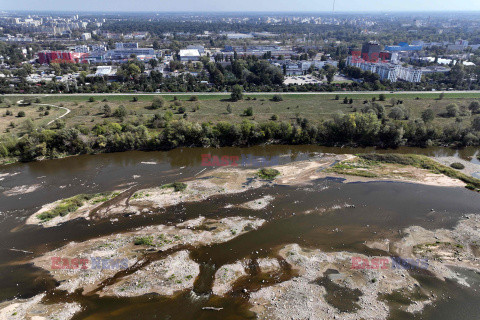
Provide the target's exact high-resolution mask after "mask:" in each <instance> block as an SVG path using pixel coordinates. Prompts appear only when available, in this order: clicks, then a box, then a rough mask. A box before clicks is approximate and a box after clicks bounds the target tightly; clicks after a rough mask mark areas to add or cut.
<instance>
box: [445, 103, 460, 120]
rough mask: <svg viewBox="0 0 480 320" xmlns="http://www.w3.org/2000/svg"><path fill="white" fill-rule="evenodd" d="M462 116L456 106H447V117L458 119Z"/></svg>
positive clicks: (453, 104)
mask: <svg viewBox="0 0 480 320" xmlns="http://www.w3.org/2000/svg"><path fill="white" fill-rule="evenodd" d="M459 114H460V108H459V107H458V106H457V105H456V104H455V103H452V104H449V105H448V106H447V115H448V116H449V117H457V116H458V115H459Z"/></svg>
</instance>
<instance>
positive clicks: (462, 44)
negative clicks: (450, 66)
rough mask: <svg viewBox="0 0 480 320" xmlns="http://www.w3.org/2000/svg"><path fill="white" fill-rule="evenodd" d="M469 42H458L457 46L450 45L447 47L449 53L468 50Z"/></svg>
mask: <svg viewBox="0 0 480 320" xmlns="http://www.w3.org/2000/svg"><path fill="white" fill-rule="evenodd" d="M467 47H468V41H466V40H458V41H456V42H455V44H449V45H448V47H447V50H448V51H463V50H465V49H467Z"/></svg>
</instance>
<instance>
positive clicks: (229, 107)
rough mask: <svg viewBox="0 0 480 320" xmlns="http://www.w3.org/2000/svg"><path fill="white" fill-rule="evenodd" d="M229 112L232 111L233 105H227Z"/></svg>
mask: <svg viewBox="0 0 480 320" xmlns="http://www.w3.org/2000/svg"><path fill="white" fill-rule="evenodd" d="M227 112H228V113H232V106H231V105H227Z"/></svg>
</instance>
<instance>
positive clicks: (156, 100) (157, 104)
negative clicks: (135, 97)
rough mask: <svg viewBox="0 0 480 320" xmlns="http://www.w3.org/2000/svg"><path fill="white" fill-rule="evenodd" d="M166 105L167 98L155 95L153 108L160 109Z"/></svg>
mask: <svg viewBox="0 0 480 320" xmlns="http://www.w3.org/2000/svg"><path fill="white" fill-rule="evenodd" d="M164 105H165V100H163V98H161V97H155V98H153V100H152V109H160V108H163V106H164Z"/></svg>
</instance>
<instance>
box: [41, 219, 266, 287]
mask: <svg viewBox="0 0 480 320" xmlns="http://www.w3.org/2000/svg"><path fill="white" fill-rule="evenodd" d="M264 222H265V220H262V219H256V218H241V217H232V218H223V219H219V220H212V219H195V220H194V221H192V222H189V221H186V222H183V223H181V224H179V226H178V227H177V226H166V225H157V226H149V227H144V228H139V229H137V230H135V231H130V232H126V233H120V234H114V235H110V236H106V237H101V238H97V239H92V240H88V241H85V242H81V243H75V242H71V243H69V244H67V245H65V246H63V247H61V248H59V249H56V250H54V251H51V252H49V253H47V254H45V255H43V256H41V257H38V258H36V259H34V260H33V261H32V262H33V263H34V264H35V266H37V267H40V268H43V269H45V270H47V271H50V272H51V274H52V276H53V277H54V278H55V279H56V280H57V281H59V282H61V284H60V286H59V287H58V289H59V290H66V291H67V292H70V293H72V292H74V291H75V290H78V289H82V290H83V291H84V292H86V293H94V292H97V293H100V294H101V295H106V294H114V295H123V294H124V293H125V294H126V293H127V292H128V291H127V292H120V291H119V292H117V291H115V289H109V287H110V286H113V287H116V285H117V283H118V282H122V283H124V282H125V281H128V278H132V277H137V276H138V277H144V278H145V279H148V278H149V277H150V278H151V277H158V276H159V273H160V271H159V270H157V269H158V268H157V269H155V268H152V269H151V270H146V269H147V268H149V267H150V266H151V265H152V264H155V263H156V262H157V261H159V260H162V259H169V257H170V256H171V255H172V254H175V253H177V252H179V251H185V250H192V249H193V248H195V247H198V246H204V245H207V244H213V243H220V242H225V241H228V240H231V239H233V238H235V237H237V236H239V235H242V234H244V233H246V232H248V231H249V230H255V229H257V228H259V227H260V226H261V225H262V224H263V223H264ZM191 225H192V226H196V227H194V228H192V227H190V226H191ZM205 229H209V230H205ZM55 257H60V258H68V259H74V258H76V259H90V258H92V257H95V258H105V259H126V261H127V265H126V266H125V269H123V270H118V268H117V269H115V268H109V267H106V268H103V267H102V268H97V269H92V261H90V260H89V261H88V262H87V263H86V269H81V268H76V269H68V268H67V269H52V258H55ZM182 259H184V257H183V256H182ZM184 260H185V259H184ZM172 261H173V260H172ZM187 262H188V261H187ZM189 263H190V262H189ZM192 263H193V261H192ZM145 271H148V272H145ZM188 278H189V279H188V280H191V282H192V284H193V281H194V280H195V278H196V275H195V276H194V275H193V274H192V277H188ZM172 284H173V285H175V283H172ZM164 289H165V290H163V289H155V290H152V292H157V293H159V294H171V292H170V291H168V290H169V288H168V287H164ZM132 295H135V293H132Z"/></svg>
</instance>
